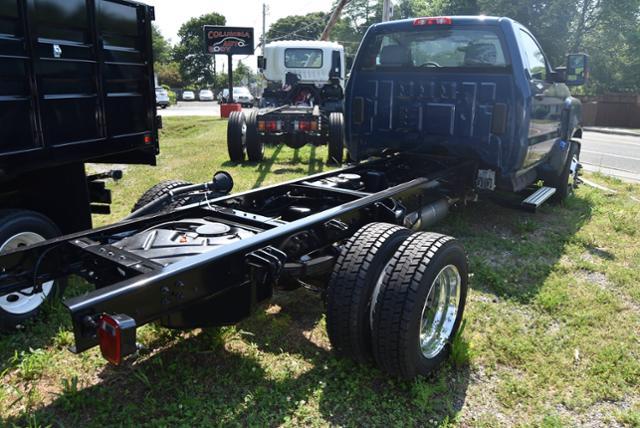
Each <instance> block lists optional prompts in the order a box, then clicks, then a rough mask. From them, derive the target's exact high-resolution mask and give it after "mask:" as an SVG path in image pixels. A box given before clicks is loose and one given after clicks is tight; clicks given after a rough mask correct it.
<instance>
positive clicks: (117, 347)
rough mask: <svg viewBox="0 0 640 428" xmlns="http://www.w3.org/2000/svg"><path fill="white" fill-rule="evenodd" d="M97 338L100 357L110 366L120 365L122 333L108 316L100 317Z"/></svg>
mask: <svg viewBox="0 0 640 428" xmlns="http://www.w3.org/2000/svg"><path fill="white" fill-rule="evenodd" d="M98 338H99V341H100V351H101V352H102V356H103V357H104V358H105V359H106V360H107V361H109V362H110V363H112V364H116V365H118V364H120V363H121V362H122V353H121V352H120V351H121V349H122V345H121V338H122V332H121V331H120V326H119V325H118V323H117V322H116V321H115V320H114V319H113V318H111V317H110V316H108V315H103V316H101V317H100V324H99V325H98Z"/></svg>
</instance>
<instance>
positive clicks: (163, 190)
mask: <svg viewBox="0 0 640 428" xmlns="http://www.w3.org/2000/svg"><path fill="white" fill-rule="evenodd" d="M191 184H192V183H190V182H188V181H183V180H165V181H161V182H160V183H158V184H156V185H154V186H151V187H150V188H149V189H148V190H147V191H146V192H144V193H143V194H142V196H140V198H139V199H138V201H137V202H136V203H135V204H134V205H133V208H132V209H131V212H134V211H137V210H139V209H140V208H142V207H144V206H145V205H147V204H149V203H151V202H153V201H155V200H156V199H159V198H161V197H163V196H165V195H167V194H169V192H170V191H172V190H173V189H177V188H178V187H184V186H189V185H191ZM188 202H189V198H178V199H176V200H174V201H171V200H168V201H167V203H166V204H164V205H162V206H159V207H158V209H157V211H156V212H160V211H165V210H167V209H171V208H179V207H181V206H183V205H186V204H187V203H188Z"/></svg>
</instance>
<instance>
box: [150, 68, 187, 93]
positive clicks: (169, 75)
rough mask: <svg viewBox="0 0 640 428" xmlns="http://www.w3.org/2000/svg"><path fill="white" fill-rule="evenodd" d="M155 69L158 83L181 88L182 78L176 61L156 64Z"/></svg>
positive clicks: (182, 84)
mask: <svg viewBox="0 0 640 428" xmlns="http://www.w3.org/2000/svg"><path fill="white" fill-rule="evenodd" d="M155 71H156V74H157V75H158V82H159V83H160V84H162V85H168V86H170V87H172V88H181V87H182V86H184V80H183V79H182V75H181V74H180V64H178V63H177V62H168V63H164V64H156V66H155Z"/></svg>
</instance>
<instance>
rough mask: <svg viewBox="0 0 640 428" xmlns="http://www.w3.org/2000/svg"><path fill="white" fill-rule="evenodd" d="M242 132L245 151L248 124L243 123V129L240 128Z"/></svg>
mask: <svg viewBox="0 0 640 428" xmlns="http://www.w3.org/2000/svg"><path fill="white" fill-rule="evenodd" d="M240 129H241V131H240V132H242V137H241V140H242V149H243V150H244V149H245V148H246V147H247V122H245V121H244V120H243V121H242V127H241V128H240Z"/></svg>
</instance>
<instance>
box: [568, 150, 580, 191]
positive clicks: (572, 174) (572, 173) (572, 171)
mask: <svg viewBox="0 0 640 428" xmlns="http://www.w3.org/2000/svg"><path fill="white" fill-rule="evenodd" d="M579 165H580V161H579V160H578V157H577V156H573V157H572V158H571V166H570V167H569V183H568V186H569V193H571V192H573V191H574V190H575V189H577V188H578V183H579V178H578V175H579V173H580V166H579Z"/></svg>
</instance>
